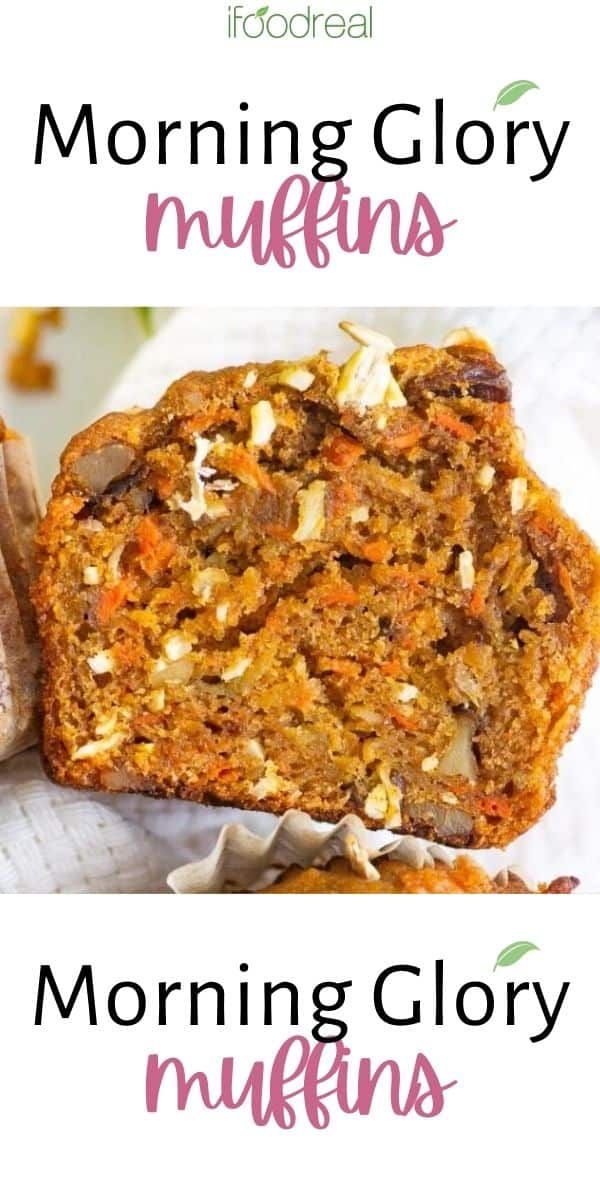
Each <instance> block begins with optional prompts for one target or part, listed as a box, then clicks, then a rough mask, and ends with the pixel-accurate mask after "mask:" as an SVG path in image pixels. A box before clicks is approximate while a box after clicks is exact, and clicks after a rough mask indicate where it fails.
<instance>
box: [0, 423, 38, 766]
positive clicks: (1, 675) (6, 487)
mask: <svg viewBox="0 0 600 1200" xmlns="http://www.w3.org/2000/svg"><path fill="white" fill-rule="evenodd" d="M39 515H40V510H39V500H38V494H37V485H36V480H35V472H34V468H33V462H32V459H31V453H30V449H29V446H28V443H27V442H26V440H25V439H24V438H22V437H20V436H19V435H18V434H16V433H14V432H13V431H12V430H10V429H8V428H7V427H6V425H5V424H4V422H3V421H2V419H1V418H0V761H2V760H3V759H5V758H8V757H9V756H10V755H11V754H15V753H16V752H17V751H18V750H22V749H23V748H24V747H25V746H29V745H31V744H32V742H33V741H34V740H35V715H36V702H37V672H38V649H37V642H36V631H35V622H34V614H33V609H32V606H31V601H30V598H29V588H30V585H31V580H32V573H33V550H34V534H35V528H36V525H37V522H38V519H39Z"/></svg>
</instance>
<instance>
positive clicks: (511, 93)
mask: <svg viewBox="0 0 600 1200" xmlns="http://www.w3.org/2000/svg"><path fill="white" fill-rule="evenodd" d="M532 88H536V89H537V91H539V87H538V85H537V83H532V82H531V79H515V80H514V81H513V83H507V85H506V87H503V88H500V91H499V92H498V95H497V96H496V103H495V105H494V108H495V109H496V108H497V107H498V105H499V104H501V105H504V104H514V103H515V100H520V99H521V96H524V95H525V92H530V91H531V89H532Z"/></svg>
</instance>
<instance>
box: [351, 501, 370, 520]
mask: <svg viewBox="0 0 600 1200" xmlns="http://www.w3.org/2000/svg"><path fill="white" fill-rule="evenodd" d="M350 520H351V522H352V524H353V525H362V524H363V523H364V522H365V521H368V520H369V506H368V504H359V506H358V508H353V509H352V510H351V512H350Z"/></svg>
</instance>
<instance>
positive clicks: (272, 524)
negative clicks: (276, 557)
mask: <svg viewBox="0 0 600 1200" xmlns="http://www.w3.org/2000/svg"><path fill="white" fill-rule="evenodd" d="M263 528H264V531H265V533H268V535H269V537H272V538H277V540H278V541H280V542H291V540H292V534H293V532H294V530H293V528H291V526H289V525H284V524H283V522H282V521H268V522H267V524H266V525H264V527H263Z"/></svg>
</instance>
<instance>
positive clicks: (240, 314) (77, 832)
mask: <svg viewBox="0 0 600 1200" xmlns="http://www.w3.org/2000/svg"><path fill="white" fill-rule="evenodd" d="M344 317H352V318H353V319H354V320H358V321H362V322H364V323H365V324H368V325H371V326H373V327H375V328H379V329H382V330H383V331H385V332H386V333H389V334H390V335H391V336H392V337H393V338H394V339H395V340H396V341H397V342H398V343H402V342H405V343H407V342H414V341H432V342H433V343H439V342H440V341H441V340H442V338H443V336H444V334H445V333H446V332H447V331H448V329H450V328H453V327H455V326H457V325H474V326H475V327H476V328H478V329H479V330H481V332H483V333H484V334H486V335H487V336H488V337H489V339H490V340H491V341H492V342H493V344H494V346H495V348H496V351H497V353H498V356H499V357H500V359H501V360H502V361H503V362H504V363H505V364H506V366H507V367H508V369H509V372H510V374H511V376H512V379H513V384H514V399H515V404H516V408H517V414H518V420H519V422H520V424H521V425H522V426H523V428H524V430H525V432H526V435H527V443H528V454H529V457H530V460H531V462H532V465H533V466H534V468H535V469H536V470H537V471H538V472H539V473H540V475H541V476H542V478H544V479H546V481H547V482H549V483H551V484H552V485H553V486H554V487H556V488H557V489H558V490H559V492H560V493H561V496H562V500H563V503H564V505H565V507H566V509H567V511H569V512H570V513H571V514H572V515H573V516H574V517H575V518H576V519H577V520H578V521H579V522H580V523H581V524H582V525H583V526H584V528H586V529H587V530H588V531H589V532H590V533H591V534H592V536H593V537H595V539H596V541H597V542H600V505H598V495H599V484H600V310H598V309H595V310H594V309H564V310H561V309H553V310H548V309H479V310H476V309H474V310H465V309H452V310H451V309H435V308H430V309H394V310H391V309H379V310H376V309H371V310H343V311H342V310H340V311H339V312H338V311H335V310H331V309H321V310H319V309H292V310H290V309H272V310H260V309H256V310H233V309H223V310H218V309H216V310H215V309H212V310H205V309H193V310H184V311H181V312H179V313H177V314H176V315H175V316H174V317H173V318H172V319H171V320H170V322H169V323H168V324H167V325H166V326H165V327H164V328H163V330H162V331H161V332H160V334H159V335H158V336H157V337H155V338H154V339H152V341H150V342H148V343H147V344H146V345H145V346H144V347H143V349H142V350H141V351H140V353H139V354H138V355H137V356H136V357H135V358H134V359H133V361H132V362H131V364H130V366H129V367H128V368H127V370H126V371H125V372H124V374H123V375H122V377H121V379H120V380H119V381H118V383H117V385H116V386H115V387H114V388H113V389H112V391H111V392H110V394H109V396H108V397H107V400H106V404H105V405H104V411H108V410H110V409H115V408H129V407H131V406H133V405H137V404H143V405H148V404H152V403H154V401H155V400H156V399H158V397H159V395H160V394H161V392H162V391H163V390H164V388H165V387H166V386H167V385H168V384H169V383H170V382H171V381H172V380H173V379H174V378H176V377H177V376H178V375H181V374H183V373H184V372H185V371H188V370H192V369H194V368H207V369H210V368H213V367H220V366H224V365H227V364H232V363H236V362H244V361H247V360H251V359H257V358H258V359H265V360H268V359H271V358H276V357H294V356H301V355H304V354H307V353H310V352H311V351H312V350H313V349H314V348H315V347H317V346H323V347H325V348H328V349H330V350H331V351H332V353H333V354H334V355H335V356H336V357H338V356H339V357H342V356H343V355H344V354H346V353H347V352H348V349H349V346H348V342H347V339H345V338H344V337H343V335H342V334H341V333H339V331H338V330H337V328H336V326H337V321H338V320H340V319H343V318H344ZM95 415H97V414H94V413H81V418H80V424H84V423H86V422H87V421H88V420H91V419H92V418H93V417H94V416H95ZM73 432H75V429H73ZM599 728H600V679H599V680H597V681H596V683H595V685H594V687H593V688H592V691H591V692H590V694H589V696H588V698H587V700H586V704H585V708H584V713H583V717H582V721H581V726H580V729H579V731H578V733H577V734H576V736H575V738H574V740H573V741H572V742H571V743H570V744H569V746H568V747H567V749H566V750H565V753H564V755H563V758H562V761H561V767H560V774H559V782H558V801H557V803H556V805H555V806H554V808H553V809H552V810H551V811H550V812H549V813H548V814H547V815H546V817H545V818H544V819H543V820H542V821H541V822H540V823H539V824H538V825H537V826H536V828H535V829H534V830H532V831H531V832H530V833H529V834H527V835H526V836H524V837H522V838H520V839H519V840H518V842H516V843H515V844H514V846H512V847H511V849H510V851H508V852H507V853H506V854H501V853H499V852H494V851H486V852H481V853H480V854H479V855H478V856H477V857H478V858H479V859H480V860H481V861H482V863H484V864H485V865H487V866H488V867H490V868H498V867H499V866H500V865H502V864H503V863H516V864H518V865H519V866H520V867H521V868H522V869H524V871H525V872H526V873H527V874H528V875H529V877H530V878H531V879H550V878H551V877H552V876H555V875H560V874H575V875H578V876H579V877H580V879H581V881H582V887H583V889H584V890H588V891H593V890H600V841H599V838H598V834H599V832H600V740H599V738H598V729H599ZM240 819H241V820H243V821H244V823H245V824H246V825H247V826H249V827H250V828H252V829H254V830H256V831H257V832H261V833H262V832H266V831H267V830H268V829H270V828H271V827H272V825H273V823H274V819H273V818H271V817H269V816H267V815H261V814H240V813H239V812H237V811H236V810H233V809H221V810H219V809H208V808H202V807H199V806H196V805H193V804H189V803H186V802H184V801H161V800H154V799H148V798H145V797H141V796H124V797H112V796H103V795H100V794H96V795H91V794H88V793H85V792H72V791H68V790H65V789H62V788H57V787H54V786H53V785H52V784H50V783H49V782H48V781H47V780H45V777H44V775H43V772H42V769H41V766H40V763H39V758H38V755H37V754H36V753H35V752H30V753H28V754H25V755H22V756H21V757H20V758H18V759H16V760H13V761H12V762H11V763H7V764H4V765H3V766H2V767H0V892H16V891H21V892H61V891H62V892H139V891H141V892H154V891H161V890H165V884H164V879H165V876H166V874H167V872H168V871H169V870H170V869H172V868H173V867H174V866H177V865H178V864H180V863H182V862H185V861H189V860H190V859H191V858H195V857H199V856H201V855H203V854H205V853H207V852H208V851H209V850H210V849H211V848H212V845H213V844H214V841H215V840H216V836H217V833H218V830H219V828H220V827H221V825H222V824H223V822H225V821H231V820H240ZM385 837H386V835H377V836H375V837H374V840H375V841H377V842H378V843H381V841H382V840H385Z"/></svg>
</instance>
